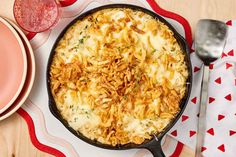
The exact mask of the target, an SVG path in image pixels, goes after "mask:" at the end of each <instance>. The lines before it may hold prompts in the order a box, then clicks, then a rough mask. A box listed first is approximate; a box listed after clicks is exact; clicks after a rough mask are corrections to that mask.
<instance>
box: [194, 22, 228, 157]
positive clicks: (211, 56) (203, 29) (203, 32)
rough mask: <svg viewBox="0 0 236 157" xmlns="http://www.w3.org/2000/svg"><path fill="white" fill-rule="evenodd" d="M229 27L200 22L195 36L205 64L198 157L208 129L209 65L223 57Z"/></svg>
mask: <svg viewBox="0 0 236 157" xmlns="http://www.w3.org/2000/svg"><path fill="white" fill-rule="evenodd" d="M227 32H228V27H227V25H226V24H225V23H223V22H221V21H216V20H207V19H204V20H200V21H199V22H198V24H197V29H196V35H195V50H196V54H197V56H198V57H199V58H200V59H201V60H202V61H203V63H204V69H203V70H204V73H203V80H202V88H201V101H200V114H199V120H198V136H197V147H196V154H195V156H196V157H200V156H201V147H202V144H203V140H204V132H205V129H206V116H205V114H206V104H207V97H208V95H207V92H208V80H209V65H210V63H211V62H213V61H216V60H217V59H218V58H220V57H221V55H222V52H223V49H224V46H225V42H226V38H227V34H228V33H227Z"/></svg>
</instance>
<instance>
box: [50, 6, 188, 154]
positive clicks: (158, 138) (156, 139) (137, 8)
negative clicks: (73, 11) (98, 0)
mask: <svg viewBox="0 0 236 157" xmlns="http://www.w3.org/2000/svg"><path fill="white" fill-rule="evenodd" d="M111 8H130V9H132V10H135V11H142V12H144V13H146V14H149V15H150V16H152V17H154V18H156V19H158V20H159V21H161V22H163V23H164V24H165V25H167V26H168V27H169V29H170V30H171V31H173V33H174V37H175V38H176V40H177V42H178V43H179V45H180V47H181V48H182V51H183V52H184V53H185V62H186V64H187V68H188V73H189V76H188V79H187V84H186V94H185V97H184V98H182V100H181V103H180V111H179V113H178V114H177V115H176V116H175V118H173V119H172V120H171V121H170V123H169V124H168V125H167V126H166V127H165V129H164V130H163V131H162V132H160V133H157V134H155V135H154V137H153V138H152V139H150V140H145V141H144V142H143V143H141V144H134V143H128V144H125V145H117V146H112V145H108V144H103V143H100V142H98V141H95V140H91V139H89V138H87V137H86V136H84V135H83V134H82V133H79V132H77V131H75V130H74V129H73V128H72V127H70V126H69V124H68V122H67V121H66V120H65V119H63V117H62V116H61V114H60V112H59V110H58V109H57V107H56V103H55V100H54V98H53V96H52V93H51V87H50V85H51V84H50V68H51V63H52V60H53V56H54V54H55V51H54V50H55V48H56V46H57V44H58V42H59V41H60V39H61V38H62V37H63V35H64V34H65V33H66V31H67V30H68V29H69V28H70V27H71V26H72V25H73V24H74V23H75V22H76V21H78V20H82V19H83V18H85V17H86V16H88V15H90V14H92V13H94V12H97V11H100V10H104V9H111ZM46 83H47V92H48V99H49V110H50V112H51V113H52V114H53V116H54V117H55V118H56V119H57V120H59V121H60V122H61V123H62V124H63V125H64V126H65V127H66V129H67V130H69V131H70V132H71V133H72V134H74V135H75V136H76V137H77V138H79V139H81V140H82V141H84V142H86V143H88V144H91V145H93V146H96V147H100V148H105V149H111V150H126V149H132V148H149V147H150V145H152V143H153V142H154V143H155V142H159V143H160V141H161V139H162V138H163V136H164V135H165V134H166V133H167V132H168V131H169V130H170V129H171V128H172V127H173V126H174V125H175V124H176V122H177V121H178V120H179V118H180V116H181V115H182V113H183V112H184V110H185V108H186V106H187V103H188V100H189V97H190V94H191V90H192V64H191V60H190V49H189V46H188V44H187V42H186V40H185V39H184V38H183V37H182V36H181V35H180V34H179V33H178V32H177V31H176V29H175V28H174V27H173V26H172V25H171V24H170V23H169V22H167V21H166V20H165V19H164V18H163V17H161V16H160V15H158V14H157V13H155V12H153V11H151V10H148V9H146V8H143V7H140V6H136V5H132V4H119V3H116V4H108V5H103V6H100V7H96V8H93V9H90V10H88V11H86V12H84V13H82V14H80V15H79V16H77V17H76V18H75V19H73V20H72V21H71V22H70V23H69V24H67V25H66V27H65V28H63V30H62V31H61V32H60V34H59V35H58V37H57V38H56V40H55V42H54V44H53V46H52V49H51V51H50V55H49V59H48V63H47V72H46Z"/></svg>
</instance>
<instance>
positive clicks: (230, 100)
mask: <svg viewBox="0 0 236 157" xmlns="http://www.w3.org/2000/svg"><path fill="white" fill-rule="evenodd" d="M227 24H228V26H229V35H228V38H227V42H226V46H225V49H224V52H223V53H222V57H221V58H220V59H219V60H217V61H215V62H213V63H212V64H211V65H210V67H209V68H210V80H209V87H208V104H207V110H206V130H205V138H204V144H203V146H202V154H203V155H204V156H206V157H235V156H236V21H229V22H227ZM191 60H192V67H193V86H192V93H191V96H190V100H189V103H188V105H187V107H186V110H185V112H184V113H183V115H182V117H181V118H180V120H179V121H178V123H177V124H176V125H175V126H174V127H173V128H172V129H171V130H170V132H169V135H171V136H172V137H174V138H175V139H177V140H178V141H180V142H182V143H184V144H185V145H187V146H189V147H191V148H192V149H193V150H195V147H196V139H197V124H198V114H199V105H200V104H199V100H200V89H201V80H202V74H203V71H202V67H203V64H202V62H201V61H200V59H198V58H197V56H196V54H195V53H194V52H192V53H191Z"/></svg>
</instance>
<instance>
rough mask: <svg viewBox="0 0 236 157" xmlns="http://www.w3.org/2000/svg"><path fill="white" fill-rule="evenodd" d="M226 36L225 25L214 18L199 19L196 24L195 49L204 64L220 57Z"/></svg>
mask: <svg viewBox="0 0 236 157" xmlns="http://www.w3.org/2000/svg"><path fill="white" fill-rule="evenodd" d="M226 37H227V25H226V24H225V23H224V22H221V21H216V20H208V19H204V20H200V21H199V22H198V24H197V30H196V37H195V49H196V54H197V55H198V57H199V58H200V59H201V60H202V61H203V63H204V64H205V65H209V64H210V63H211V62H213V61H215V60H217V59H218V58H220V57H221V54H222V51H223V48H224V46H225V41H226Z"/></svg>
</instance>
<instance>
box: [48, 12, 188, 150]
mask: <svg viewBox="0 0 236 157" xmlns="http://www.w3.org/2000/svg"><path fill="white" fill-rule="evenodd" d="M55 51H56V53H55V56H54V59H53V62H52V66H51V71H50V75H51V77H50V79H51V90H52V93H53V97H54V99H55V101H56V104H57V107H58V109H59V110H60V112H61V114H62V116H63V117H64V119H65V120H67V121H68V123H69V124H70V125H71V126H72V128H74V129H75V130H77V131H79V132H81V133H83V134H84V135H85V136H87V137H88V138H91V139H96V140H98V141H99V142H102V143H105V144H111V145H114V146H115V145H117V144H126V143H130V142H132V143H136V144H140V143H142V142H143V141H144V140H145V139H150V138H152V136H151V134H152V133H158V132H161V131H162V130H163V129H164V128H165V127H166V125H167V124H168V123H169V122H170V120H171V119H173V117H174V116H175V115H176V114H177V113H178V112H179V104H180V102H181V99H182V98H183V96H184V95H185V90H186V89H185V88H186V85H185V83H186V78H187V76H188V72H187V67H186V64H185V62H184V54H183V52H182V51H181V49H180V46H179V45H178V43H177V41H176V39H175V38H174V36H173V32H172V31H171V30H170V29H169V28H168V27H167V26H166V25H164V24H163V23H161V22H160V21H158V20H156V19H154V18H152V17H151V16H149V15H147V14H145V13H143V12H141V11H133V10H131V9H105V10H102V11H98V12H96V13H94V14H92V15H90V16H88V17H86V18H84V19H83V20H82V21H78V22H76V23H75V24H74V25H73V26H72V27H71V28H70V29H69V30H68V31H67V32H66V34H65V35H64V36H63V38H62V39H61V40H60V42H59V43H58V45H57V48H56V50H55Z"/></svg>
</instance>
